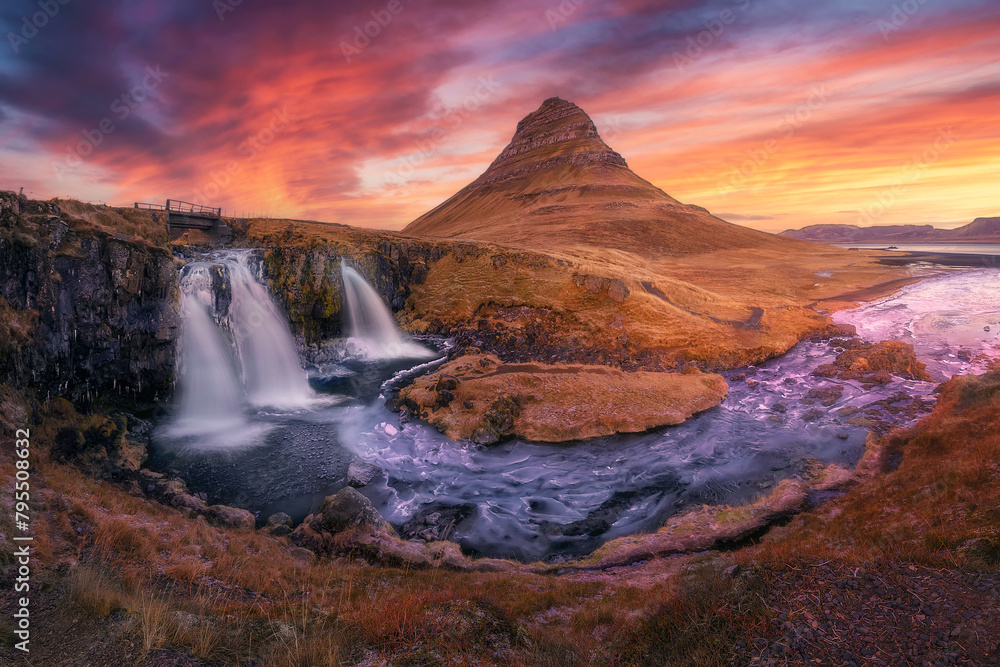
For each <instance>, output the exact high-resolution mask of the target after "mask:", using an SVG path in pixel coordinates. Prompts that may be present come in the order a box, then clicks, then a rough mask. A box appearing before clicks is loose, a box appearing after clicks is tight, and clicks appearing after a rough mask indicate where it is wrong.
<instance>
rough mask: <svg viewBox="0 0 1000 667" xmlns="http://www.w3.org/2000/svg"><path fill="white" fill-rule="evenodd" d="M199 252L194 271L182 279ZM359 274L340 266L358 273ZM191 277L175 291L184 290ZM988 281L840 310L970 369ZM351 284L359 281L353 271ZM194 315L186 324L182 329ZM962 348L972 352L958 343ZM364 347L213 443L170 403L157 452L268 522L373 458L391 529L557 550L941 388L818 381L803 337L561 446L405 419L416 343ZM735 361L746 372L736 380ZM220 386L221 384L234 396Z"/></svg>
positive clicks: (722, 490)
mask: <svg viewBox="0 0 1000 667" xmlns="http://www.w3.org/2000/svg"><path fill="white" fill-rule="evenodd" d="M214 261H215V262H221V263H222V264H228V263H229V262H234V261H235V262H237V263H239V264H241V266H247V262H246V259H245V258H244V259H234V258H233V257H232V256H229V257H228V258H221V259H216V260H214ZM209 265H210V263H206V264H203V265H193V267H189V268H188V269H187V270H188V271H189V273H190V275H192V276H193V275H197V272H199V271H202V270H204V271H208V267H209ZM236 273H239V270H236ZM359 278H360V276H358V275H357V274H354V275H351V276H350V279H351V280H352V281H354V282H355V283H357V280H358V279H359ZM185 284H186V285H187V287H186V295H188V293H189V291H195V290H194V289H193V288H192V287H191V285H190V283H185ZM998 286H1000V276H998V272H997V271H995V270H992V271H963V272H957V273H953V274H950V275H946V276H944V277H940V278H933V279H929V280H926V281H924V282H922V283H918V284H916V285H913V286H911V287H909V288H907V289H906V290H904V291H903V292H902V293H901V294H899V295H897V296H896V297H893V298H890V299H884V300H882V301H879V302H875V303H872V304H868V305H866V306H863V307H862V308H859V309H857V310H855V311H850V312H846V313H841V314H838V316H837V319H838V320H840V321H849V322H851V323H854V324H856V325H857V326H858V329H859V331H860V332H861V333H862V335H863V337H865V338H866V339H869V340H882V339H888V338H902V339H904V340H911V341H912V342H914V343H915V344H916V345H917V350H918V353H919V354H920V355H921V357H922V358H923V359H924V360H925V361H927V362H928V363H929V364H930V365H931V368H932V370H933V372H934V373H935V375H937V376H939V377H942V378H943V377H944V376H948V375H950V374H951V373H955V372H966V371H968V370H970V369H975V368H977V366H981V365H982V359H978V358H977V355H980V354H995V352H996V350H995V345H996V340H995V333H992V335H991V332H995V331H997V330H1000V325H998V324H997V323H998V322H1000V309H998V307H997V305H996V297H995V295H996V294H997V287H998ZM355 288H356V289H355V292H356V293H358V294H362V293H366V291H365V290H364V289H363V288H361V286H360V285H359V284H355ZM372 293H374V292H372ZM200 294H201V297H200V298H201V301H200V303H201V306H200V308H202V310H201V311H199V313H198V314H197V315H196V316H195V322H194V324H193V326H194V332H195V334H196V335H198V336H201V337H202V338H205V337H207V338H209V339H212V340H213V341H214V342H215V343H218V341H219V340H223V341H224V340H226V339H227V333H226V332H227V323H226V321H225V318H220V317H219V313H218V312H215V320H216V323H217V324H219V326H220V328H219V330H218V331H215V330H212V329H211V327H207V326H206V324H207V323H206V321H205V320H206V318H209V319H210V317H209V315H205V313H210V310H211V309H210V304H209V303H207V301H208V299H207V298H206V297H205V295H204V293H203V292H202V293H200ZM369 296H370V295H369ZM264 298H268V297H266V295H264ZM268 300H269V298H268ZM355 305H357V304H355ZM379 305H381V304H379ZM202 315H205V317H202ZM375 320H378V318H375ZM375 320H372V319H371V318H369V320H368V322H369V324H370V323H371V322H372V321H375ZM189 321H190V317H189V318H188V319H187V320H186V321H185V326H192V325H191V324H189ZM228 324H229V328H232V326H233V323H232V322H231V321H229V323H228ZM282 324H283V323H282ZM284 326H285V327H286V329H287V325H284ZM366 326H367V325H366ZM977 327H978V333H977V332H976V328H977ZM987 327H990V332H987V331H985V328H987ZM206 329H207V330H209V331H210V332H211V336H209V335H208V334H206V331H205V330H206ZM383 333H384V332H383ZM380 340H381V343H380V344H381V345H382V346H383V347H384V346H385V345H386V341H387V340H388V341H389V342H390V343H391V345H396V344H397V341H396V339H388V338H385V337H384V336H383V337H382V338H381V339H380ZM403 343H404V344H403V346H402V348H400V349H404V350H405V349H408V350H411V351H421V350H424V349H425V348H420V347H411V346H412V345H414V344H413V342H412V341H408V340H406V339H403ZM425 343H426V344H428V345H433V344H434V343H433V341H425ZM439 344H440V342H439ZM391 345H390V347H391ZM182 347H183V345H182ZM237 348H238V346H237ZM961 349H967V350H968V349H972V350H974V351H975V354H970V355H964V354H962V355H960V354H959V353H960V351H961ZM237 351H238V350H237ZM370 351H371V345H365V344H364V341H361V342H360V344H358V341H355V342H354V343H352V342H347V343H342V344H340V345H337V346H333V347H329V348H327V349H325V350H323V351H321V352H319V353H313V354H311V355H310V360H309V362H308V363H307V364H306V368H305V369H302V368H300V367H298V366H296V371H297V372H299V373H302V377H305V373H306V372H307V373H308V377H309V382H310V386H311V389H310V392H312V393H314V394H315V396H314V397H313V399H312V400H308V401H304V402H301V403H300V404H299V405H298V406H295V407H294V408H293V409H289V408H288V406H274V405H262V404H261V403H260V402H259V401H258V402H254V401H252V400H248V397H249V394H244V400H243V402H242V408H241V412H240V415H239V416H240V418H241V419H243V420H245V422H246V423H245V424H243V425H242V426H241V430H239V429H238V432H239V433H240V434H241V436H240V437H241V438H242V440H241V441H239V442H235V441H229V446H227V447H226V448H224V449H220V448H219V447H217V446H216V447H212V446H205V443H206V442H212V438H211V437H210V435H209V436H199V435H198V434H197V433H193V432H192V431H191V429H179V428H178V424H179V423H180V424H184V423H188V422H185V421H184V418H185V416H184V411H185V409H186V407H185V406H186V405H187V404H186V403H185V402H184V399H183V398H182V400H181V402H180V403H179V405H178V408H177V415H176V416H175V417H172V418H171V419H170V420H168V421H167V422H165V423H164V424H162V425H161V426H160V427H159V428H158V431H157V437H156V448H155V449H156V451H155V455H154V457H153V460H152V461H151V466H152V467H154V468H155V469H161V470H168V471H169V470H173V471H176V472H178V473H179V474H180V475H181V476H182V477H184V478H185V479H186V480H187V481H188V483H189V486H190V487H191V488H192V490H193V491H196V492H205V493H207V494H208V496H209V500H210V502H214V503H225V504H230V505H236V506H240V507H246V508H248V509H251V510H252V511H255V512H258V513H259V516H260V518H261V519H263V518H266V516H267V515H268V514H270V513H271V512H275V511H285V512H288V513H289V514H291V515H292V516H293V517H294V518H296V519H301V518H302V517H303V516H304V515H305V514H307V513H308V512H309V511H310V509H313V508H315V506H316V505H317V504H318V502H319V501H320V500H321V499H322V498H323V497H324V496H326V495H328V494H330V493H332V492H334V491H336V490H338V489H339V488H342V487H343V486H344V484H345V474H346V469H347V466H348V464H349V463H350V461H352V460H354V459H355V458H359V459H361V460H363V461H365V462H368V463H371V464H375V465H376V466H378V467H379V468H380V469H381V471H382V473H381V474H380V475H378V476H377V477H376V479H375V480H374V481H373V482H371V483H370V484H368V485H367V486H365V487H364V488H362V489H361V492H362V493H364V494H365V495H366V496H368V497H369V498H370V499H371V500H372V501H373V502H374V503H375V504H376V506H377V507H378V509H379V510H380V511H381V512H382V513H383V515H384V516H385V517H386V518H387V519H388V520H389V521H390V522H391V523H393V524H395V525H396V526H397V527H398V526H401V525H403V524H405V523H406V522H407V521H408V520H409V519H410V518H411V517H413V516H414V514H416V513H417V512H419V511H421V510H422V509H425V508H427V507H429V506H432V507H438V506H463V507H464V508H466V509H467V510H469V512H468V513H469V516H468V517H467V518H465V519H463V520H461V521H460V522H458V523H457V524H456V525H455V526H454V529H453V531H452V533H451V535H450V538H451V539H453V540H455V541H457V542H459V543H460V544H461V545H462V546H463V548H464V549H466V550H467V551H469V552H472V553H480V554H486V555H491V556H505V557H514V558H519V559H528V560H531V559H538V558H553V557H560V556H564V555H575V554H581V553H586V552H588V551H590V550H592V549H594V548H595V547H597V546H598V545H600V544H601V543H602V542H604V541H606V540H608V539H611V538H613V537H617V536H619V535H625V534H629V533H634V532H637V531H643V530H652V529H655V528H656V527H657V526H658V525H660V524H662V522H663V521H664V520H665V519H666V518H667V517H669V516H670V515H671V514H674V513H676V512H677V511H678V510H680V509H683V508H684V507H688V506H691V505H694V504H700V503H734V502H744V501H747V500H750V499H752V498H754V497H755V496H757V495H759V494H761V493H764V492H766V491H767V489H769V488H771V487H772V486H773V485H774V484H776V483H777V482H778V481H780V480H781V479H783V478H786V477H790V476H794V475H798V474H800V473H801V472H803V470H804V469H805V468H806V467H807V466H809V465H811V464H813V463H814V462H816V461H819V462H823V463H827V462H837V463H840V464H843V465H845V466H848V467H850V466H853V465H854V464H855V463H856V462H857V460H858V458H859V457H860V455H861V453H862V450H863V445H864V441H865V437H866V434H867V430H866V429H863V428H857V427H854V426H851V425H850V424H848V423H847V422H846V421H845V419H844V418H842V417H840V416H838V411H839V410H840V409H841V408H845V407H850V406H854V407H863V406H865V405H868V404H870V403H873V402H875V401H878V400H882V399H887V398H889V397H891V396H896V395H899V394H900V393H905V394H908V395H910V396H930V395H931V393H932V391H933V389H934V386H935V385H934V383H925V382H914V381H905V380H901V379H897V380H896V381H894V382H893V383H891V384H889V385H886V386H884V387H877V388H875V389H872V390H864V389H862V388H861V387H860V386H859V385H858V384H856V383H854V382H847V381H841V380H828V379H823V378H819V377H815V376H813V375H811V373H812V371H813V370H815V368H816V367H817V366H818V365H820V364H823V363H830V362H832V361H833V359H834V358H835V356H836V353H835V351H834V350H833V349H832V348H831V347H830V346H829V345H827V344H824V343H803V344H800V345H798V346H796V347H795V348H794V349H793V350H791V351H790V352H789V353H787V354H785V355H783V356H782V357H780V358H777V359H774V360H771V361H770V362H768V363H765V364H762V365H760V366H759V367H756V368H751V369H741V370H738V371H733V372H730V373H727V374H726V375H727V376H728V377H729V378H731V382H730V394H729V396H728V397H727V398H726V399H725V400H724V401H723V402H722V403H721V404H720V405H719V406H717V407H715V408H713V409H711V410H708V411H707V412H704V413H702V414H700V415H697V416H695V417H694V418H692V419H690V420H688V421H687V422H685V423H684V424H681V425H679V426H674V427H669V428H663V429H657V430H655V431H653V432H649V433H644V434H639V435H623V436H615V437H607V438H600V439H595V440H590V441H586V442H581V443H575V444H571V445H545V444H537V443H528V442H522V441H519V440H512V441H509V442H506V443H504V444H501V445H495V446H491V447H482V446H478V445H472V444H469V443H462V442H453V441H450V440H448V439H447V438H445V437H444V436H443V435H441V434H440V433H438V432H437V430H436V429H434V428H432V427H429V426H427V425H425V424H422V423H419V422H409V423H406V424H404V425H400V424H399V422H398V415H397V414H395V413H392V412H391V411H389V410H388V409H387V408H386V407H385V398H386V396H387V395H388V392H389V390H390V389H391V387H392V386H393V385H394V383H398V382H400V381H402V380H403V379H404V378H405V377H406V376H407V375H412V374H414V373H417V372H421V371H422V370H423V369H425V368H426V367H427V365H428V361H427V359H426V355H424V354H423V352H421V356H424V357H425V358H422V359H418V358H415V357H414V356H413V355H412V354H411V356H410V357H409V358H407V357H397V358H372V357H371V354H370ZM404 354H405V352H404ZM237 356H238V355H237ZM183 363H184V362H183V361H182V364H183ZM193 363H199V362H198V361H197V360H195V361H194V362H193ZM200 363H202V364H206V363H207V362H205V361H204V360H202V361H201V362H200ZM231 363H233V364H234V365H238V364H237V363H236V361H232V362H231ZM433 363H434V362H430V364H433ZM216 365H217V362H216ZM736 375H745V376H746V379H745V380H744V379H733V376H736ZM183 379H184V378H183V377H182V385H183ZM243 380H244V382H245V381H246V378H245V377H244V378H243ZM237 384H238V383H237ZM834 384H840V385H843V386H844V392H843V395H842V396H841V398H840V399H839V400H838V401H837V402H836V404H835V405H834V406H832V407H826V408H822V409H820V410H817V405H816V404H815V403H814V402H810V401H809V400H808V399H807V394H808V393H809V391H810V390H812V389H815V388H822V387H827V386H832V385H834ZM227 386H228V385H227ZM191 390H192V391H196V389H191ZM231 392H232V387H228V388H227V398H226V400H227V401H231V400H232V398H231V396H228V394H231ZM181 395H182V397H183V395H184V394H183V387H182V393H181ZM803 399H806V401H805V402H803ZM188 407H190V406H188Z"/></svg>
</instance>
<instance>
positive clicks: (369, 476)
mask: <svg viewBox="0 0 1000 667" xmlns="http://www.w3.org/2000/svg"><path fill="white" fill-rule="evenodd" d="M381 472H382V469H381V468H379V467H378V466H377V465H374V464H372V463H367V462H365V461H362V460H361V459H354V460H353V461H351V465H349V466H348V467H347V484H348V486H353V487H355V488H360V487H362V486H367V485H369V484H371V482H372V480H373V479H375V478H376V477H377V476H378V474H379V473H381Z"/></svg>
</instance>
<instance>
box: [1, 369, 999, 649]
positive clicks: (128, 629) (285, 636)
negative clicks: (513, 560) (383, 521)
mask: <svg viewBox="0 0 1000 667" xmlns="http://www.w3.org/2000/svg"><path fill="white" fill-rule="evenodd" d="M4 396H5V406H4V407H5V410H4V414H5V415H6V416H7V419H10V418H11V417H13V418H15V419H16V418H18V417H23V418H24V419H25V421H26V422H28V423H34V424H35V425H36V426H35V427H34V428H37V429H39V430H38V431H37V433H38V435H37V436H36V438H37V440H38V442H39V443H44V442H45V441H46V439H47V438H46V435H48V434H47V429H50V428H53V425H54V424H57V423H58V422H59V420H60V419H64V418H65V415H61V416H60V415H50V414H46V413H45V411H44V406H40V405H31V404H30V402H24V401H22V400H20V399H19V398H18V397H17V396H16V395H14V393H13V392H10V391H9V390H7V391H5V392H4ZM998 414H1000V373H998V372H993V373H990V374H987V375H985V376H982V377H978V378H975V377H970V378H957V379H956V380H953V381H951V382H950V383H947V384H946V385H945V386H944V391H943V393H942V397H941V400H940V403H939V405H938V407H937V408H936V410H935V412H934V413H933V414H932V415H931V416H929V417H928V418H926V419H925V420H923V421H922V422H921V423H920V424H919V425H918V426H917V427H916V428H914V429H913V430H911V431H908V432H895V433H893V434H891V435H890V436H888V437H887V438H884V439H881V440H875V439H873V441H872V443H871V446H870V448H869V452H868V454H867V455H866V457H865V459H864V461H863V462H862V465H860V466H859V470H858V472H857V473H856V475H855V476H854V477H853V478H852V479H851V480H850V481H849V482H848V483H847V484H846V487H845V488H847V491H846V493H845V495H843V496H842V497H839V498H836V499H834V500H832V501H830V502H828V503H826V504H824V505H822V506H820V507H819V508H817V509H815V510H812V511H808V512H805V513H803V514H800V515H798V516H796V517H795V518H793V519H792V520H791V521H790V522H789V523H787V525H785V526H783V527H780V528H774V529H772V530H771V531H770V532H769V533H767V534H766V535H764V536H762V538H760V539H758V540H756V541H755V540H748V541H745V542H744V543H742V544H740V545H738V547H739V548H736V549H730V550H728V551H725V552H710V553H707V554H702V555H692V556H674V557H662V558H661V557H654V558H652V559H649V560H647V561H644V562H639V563H636V564H634V565H632V566H630V567H626V568H620V567H619V568H611V569H605V570H601V569H597V568H592V569H578V570H573V571H565V572H563V573H562V574H560V573H559V571H556V570H542V569H539V568H530V567H527V566H512V567H511V568H510V569H508V570H507V571H503V572H457V571H453V570H450V569H448V568H447V567H444V566H442V567H429V568H404V569H395V568H388V567H378V566H372V565H371V564H369V563H366V562H364V561H363V560H362V559H358V558H353V559H352V558H351V557H349V556H341V557H337V558H333V559H326V558H324V559H322V560H319V561H317V560H314V556H313V555H312V554H309V553H308V552H304V551H303V550H301V549H299V548H296V547H294V546H293V545H292V544H291V543H290V542H289V541H288V540H287V538H278V537H273V536H270V535H265V534H263V533H262V532H260V531H252V530H249V529H243V530H236V529H223V528H219V527H216V526H212V525H208V524H207V523H205V522H204V519H197V520H194V519H191V518H189V517H188V516H186V515H185V514H184V513H182V512H181V511H179V510H177V509H174V508H171V507H165V506H163V505H160V504H158V503H155V502H153V501H151V500H149V499H147V498H145V497H143V496H142V495H141V494H139V493H137V492H131V493H130V492H128V491H127V490H125V489H123V488H121V487H120V486H119V485H114V484H111V483H108V482H104V481H96V480H93V479H89V478H88V477H86V476H84V475H81V473H80V472H79V470H78V469H77V468H75V467H71V466H67V465H64V464H59V463H56V462H54V461H52V460H51V459H50V456H49V452H48V451H47V450H46V448H45V446H44V444H42V445H41V447H40V448H39V450H37V451H36V452H35V454H34V456H35V458H34V468H33V479H34V480H35V483H36V486H35V487H33V488H34V491H33V494H34V495H33V497H34V498H35V500H36V502H35V505H34V511H33V515H34V529H35V532H36V535H37V538H36V539H37V541H36V543H35V553H34V560H33V568H34V569H33V575H32V583H33V587H34V588H33V596H34V597H33V607H32V614H33V617H32V618H33V625H32V628H33V634H32V644H31V647H32V653H31V656H30V660H26V659H25V658H24V657H22V656H21V655H19V654H18V653H17V652H15V651H14V650H13V648H12V647H11V644H12V643H13V641H14V635H13V634H12V630H13V628H12V627H11V621H10V618H11V615H10V614H11V613H12V611H13V609H14V599H13V597H14V596H13V594H12V592H11V586H10V585H7V584H9V583H10V581H11V580H10V578H9V575H8V578H7V582H5V586H4V590H3V593H2V594H0V604H2V606H3V612H4V614H3V618H5V619H7V620H6V621H4V629H3V636H4V646H3V648H2V649H0V656H2V657H3V660H4V662H5V664H33V665H70V664H95V665H105V664H107V665H110V664H145V665H168V664H170V665H172V664H190V665H196V664H244V665H247V664H257V665H335V664H364V665H378V664H393V665H428V664H442V665H443V664H455V665H465V664H483V665H488V664H517V665H578V664H594V665H621V664H689V665H724V664H852V663H853V664H856V665H862V664H886V665H903V664H913V665H924V664H935V665H936V664H966V665H990V664H996V661H997V650H998V648H1000V647H998V641H1000V616H998V609H1000V606H998V600H997V591H998V590H1000V573H998V563H1000V560H998V557H1000V549H998V546H1000V545H998V541H997V533H996V527H997V525H998V524H1000V514H998V507H1000V484H998V482H1000V467H998V464H997V461H998V460H1000V426H998V424H1000V420H997V415H998ZM4 456H5V457H6V460H5V461H4V464H3V466H4V479H7V480H11V479H13V465H12V461H11V459H10V456H9V450H5V454H4ZM5 486H6V487H7V488H6V490H5V493H4V502H5V503H9V498H10V497H11V493H10V491H11V489H10V488H9V487H10V483H7V484H6V485H5ZM2 522H3V523H2V531H3V532H4V534H5V535H10V534H12V531H13V526H12V525H11V524H10V512H9V511H4V513H3V517H2ZM4 558H5V568H4V569H5V572H8V573H10V572H12V567H11V565H12V562H11V559H10V556H5V557H4ZM734 565H735V566H737V567H735V568H733V566H734Z"/></svg>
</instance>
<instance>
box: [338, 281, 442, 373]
mask: <svg viewBox="0 0 1000 667" xmlns="http://www.w3.org/2000/svg"><path fill="white" fill-rule="evenodd" d="M340 270H341V275H342V276H343V279H344V301H345V305H346V307H347V308H346V310H347V320H348V324H349V327H348V332H349V335H350V337H351V338H352V339H354V340H355V341H356V342H358V343H359V344H360V345H361V346H362V347H363V348H364V349H365V350H366V351H367V352H368V354H369V355H370V356H372V357H376V358H379V359H393V358H402V357H405V358H417V359H421V358H426V357H431V356H434V352H432V351H431V350H428V349H427V348H425V347H424V346H422V345H418V344H417V343H415V342H413V341H411V340H409V339H406V338H404V337H403V334H402V333H401V332H400V331H399V328H398V327H397V326H396V320H395V318H393V316H392V313H391V312H389V309H388V308H387V307H386V305H385V304H384V303H383V302H382V297H380V296H379V295H378V292H376V291H375V289H374V288H373V287H372V286H371V285H369V284H368V281H367V280H365V279H364V277H362V275H361V274H360V273H358V272H357V271H355V270H354V269H352V268H351V267H349V266H347V264H344V263H341V269H340Z"/></svg>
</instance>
